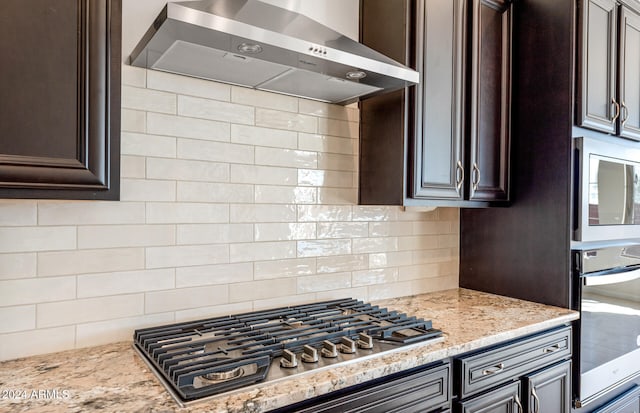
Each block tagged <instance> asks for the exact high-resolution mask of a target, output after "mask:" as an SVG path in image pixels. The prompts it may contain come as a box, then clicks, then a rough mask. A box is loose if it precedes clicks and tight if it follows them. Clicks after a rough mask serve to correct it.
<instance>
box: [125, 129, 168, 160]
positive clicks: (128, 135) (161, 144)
mask: <svg viewBox="0 0 640 413" xmlns="http://www.w3.org/2000/svg"><path fill="white" fill-rule="evenodd" d="M176 145H177V143H176V138H172V137H168V136H160V135H147V134H144V133H133V132H122V135H121V141H120V152H121V153H122V154H123V155H140V156H159V157H164V158H175V157H176Z"/></svg>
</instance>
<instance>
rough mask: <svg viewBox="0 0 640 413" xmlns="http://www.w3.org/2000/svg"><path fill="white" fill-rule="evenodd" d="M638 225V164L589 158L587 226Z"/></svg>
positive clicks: (639, 204) (639, 196)
mask: <svg viewBox="0 0 640 413" xmlns="http://www.w3.org/2000/svg"><path fill="white" fill-rule="evenodd" d="M633 224H640V164H633V163H626V162H622V161H618V160H616V159H611V158H605V157H600V156H595V155H592V156H591V157H590V162H589V225H633Z"/></svg>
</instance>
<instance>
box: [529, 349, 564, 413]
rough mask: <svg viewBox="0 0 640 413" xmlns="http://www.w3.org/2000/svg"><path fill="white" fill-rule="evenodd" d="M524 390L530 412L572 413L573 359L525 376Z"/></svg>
mask: <svg viewBox="0 0 640 413" xmlns="http://www.w3.org/2000/svg"><path fill="white" fill-rule="evenodd" d="M524 391H525V394H526V405H527V406H526V411H527V412H528V413H544V412H556V413H570V412H571V361H570V360H567V361H564V362H562V363H560V364H557V365H555V366H551V367H548V368H546V369H544V370H542V371H539V372H536V373H533V374H529V375H527V376H525V378H524Z"/></svg>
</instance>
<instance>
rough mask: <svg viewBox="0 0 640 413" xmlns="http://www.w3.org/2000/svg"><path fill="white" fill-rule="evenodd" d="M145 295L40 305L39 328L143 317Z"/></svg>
mask: <svg viewBox="0 0 640 413" xmlns="http://www.w3.org/2000/svg"><path fill="white" fill-rule="evenodd" d="M143 313H144V295H143V294H131V295H117V296H112V297H99V298H85V299H79V300H72V301H60V302H57V303H45V304H38V314H37V317H36V324H37V326H38V328H48V327H58V326H64V325H69V324H80V323H86V322H89V321H101V320H109V319H114V318H122V317H130V316H136V315H142V314H143Z"/></svg>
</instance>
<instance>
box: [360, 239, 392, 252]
mask: <svg viewBox="0 0 640 413" xmlns="http://www.w3.org/2000/svg"><path fill="white" fill-rule="evenodd" d="M397 250H398V238H395V237H389V238H356V239H354V240H353V252H354V254H361V253H371V252H387V251H397Z"/></svg>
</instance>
